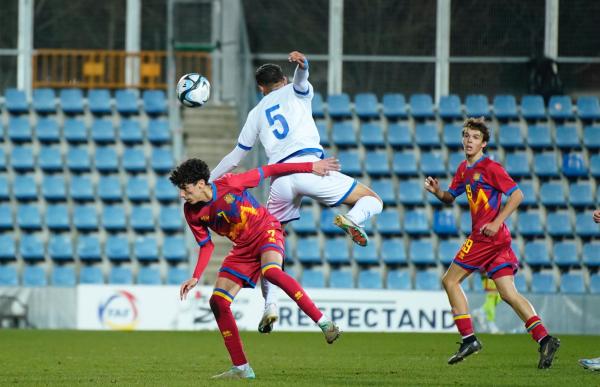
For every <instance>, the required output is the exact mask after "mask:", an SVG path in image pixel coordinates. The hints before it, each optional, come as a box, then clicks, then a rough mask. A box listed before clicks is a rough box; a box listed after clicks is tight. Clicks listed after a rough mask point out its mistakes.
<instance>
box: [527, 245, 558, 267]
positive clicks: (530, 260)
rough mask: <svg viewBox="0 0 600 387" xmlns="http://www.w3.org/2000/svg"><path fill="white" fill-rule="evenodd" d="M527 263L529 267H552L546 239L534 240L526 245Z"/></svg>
mask: <svg viewBox="0 0 600 387" xmlns="http://www.w3.org/2000/svg"><path fill="white" fill-rule="evenodd" d="M525 262H527V264H528V265H529V266H536V267H537V266H543V267H546V266H550V265H551V264H552V262H551V261H550V254H549V253H548V246H547V244H546V241H545V240H544V239H541V240H534V241H530V242H526V243H525Z"/></svg>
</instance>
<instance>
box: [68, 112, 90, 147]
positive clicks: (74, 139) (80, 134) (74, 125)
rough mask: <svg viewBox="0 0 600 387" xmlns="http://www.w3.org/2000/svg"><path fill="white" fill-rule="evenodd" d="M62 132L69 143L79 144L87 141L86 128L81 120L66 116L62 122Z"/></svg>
mask: <svg viewBox="0 0 600 387" xmlns="http://www.w3.org/2000/svg"><path fill="white" fill-rule="evenodd" d="M63 132H64V136H65V140H67V142H69V143H71V144H79V143H84V142H87V129H86V127H85V124H84V123H83V121H81V120H78V119H74V118H66V119H65V122H64V127H63Z"/></svg>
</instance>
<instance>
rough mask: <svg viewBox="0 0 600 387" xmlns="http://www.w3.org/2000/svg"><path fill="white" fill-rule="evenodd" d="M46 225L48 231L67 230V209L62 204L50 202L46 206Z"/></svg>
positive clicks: (68, 226) (69, 226)
mask: <svg viewBox="0 0 600 387" xmlns="http://www.w3.org/2000/svg"><path fill="white" fill-rule="evenodd" d="M46 226H48V229H49V230H50V231H69V230H70V228H71V222H70V221H69V210H68V208H67V206H66V205H64V204H52V205H48V207H47V208H46Z"/></svg>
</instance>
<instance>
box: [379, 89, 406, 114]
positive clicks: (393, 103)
mask: <svg viewBox="0 0 600 387" xmlns="http://www.w3.org/2000/svg"><path fill="white" fill-rule="evenodd" d="M382 102H383V115H385V116H386V117H387V118H388V119H390V120H397V119H402V118H406V117H408V114H407V112H406V99H405V98H404V95H403V94H397V93H391V94H384V95H383V101H382Z"/></svg>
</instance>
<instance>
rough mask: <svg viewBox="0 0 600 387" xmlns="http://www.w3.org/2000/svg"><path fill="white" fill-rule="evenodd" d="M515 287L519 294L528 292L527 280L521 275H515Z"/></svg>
mask: <svg viewBox="0 0 600 387" xmlns="http://www.w3.org/2000/svg"><path fill="white" fill-rule="evenodd" d="M515 287H516V288H517V290H518V291H519V293H527V292H528V291H529V289H528V287H527V279H526V278H525V275H524V274H523V273H517V275H515Z"/></svg>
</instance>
